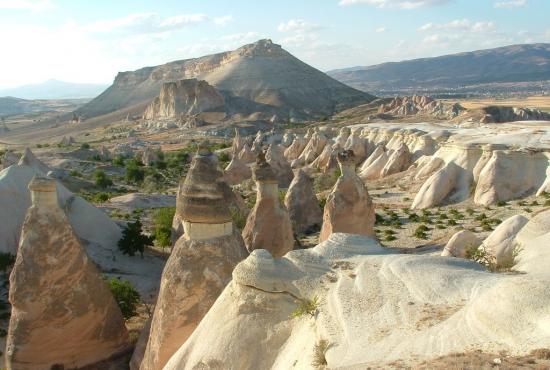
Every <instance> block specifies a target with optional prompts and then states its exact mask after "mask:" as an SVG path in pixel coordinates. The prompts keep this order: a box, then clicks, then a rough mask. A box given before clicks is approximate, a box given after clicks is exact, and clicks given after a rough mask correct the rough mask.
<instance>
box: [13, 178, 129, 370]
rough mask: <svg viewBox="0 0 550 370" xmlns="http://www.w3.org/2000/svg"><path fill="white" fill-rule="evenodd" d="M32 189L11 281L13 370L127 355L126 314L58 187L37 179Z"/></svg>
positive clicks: (51, 181) (66, 365)
mask: <svg viewBox="0 0 550 370" xmlns="http://www.w3.org/2000/svg"><path fill="white" fill-rule="evenodd" d="M29 189H30V191H31V194H32V196H31V197H32V206H31V207H30V208H29V209H28V211H27V215H26V217H25V221H24V223H23V227H22V231H21V238H20V243H19V248H18V250H17V259H16V263H15V265H14V268H13V270H12V273H11V275H10V291H9V301H10V303H11V305H12V311H11V318H10V325H9V330H8V336H7V342H6V357H5V359H6V366H7V368H8V369H26V370H42V369H50V368H53V367H55V366H57V367H60V368H80V367H84V366H87V365H92V364H96V363H98V362H101V361H103V360H106V359H108V358H110V357H112V356H115V355H120V354H122V352H124V351H126V350H127V349H128V346H129V342H128V333H127V331H126V327H125V325H124V320H123V317H122V314H121V312H120V309H119V307H118V305H117V303H116V301H115V300H114V298H113V296H112V294H111V292H110V291H109V288H108V287H107V285H106V284H105V282H104V281H103V278H102V276H101V273H100V272H99V271H98V269H97V267H96V265H95V264H94V263H93V262H92V260H90V259H89V257H88V256H87V254H86V252H85V250H84V248H83V247H82V245H81V244H80V241H79V238H78V237H77V236H76V235H75V233H74V231H73V229H72V227H71V226H70V224H69V221H68V219H67V217H66V216H65V213H64V212H63V211H62V210H61V208H60V207H59V205H58V200H57V186H56V181H55V180H54V179H49V178H40V177H34V178H33V179H32V180H31V182H30V184H29Z"/></svg>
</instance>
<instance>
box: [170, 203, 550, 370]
mask: <svg viewBox="0 0 550 370" xmlns="http://www.w3.org/2000/svg"><path fill="white" fill-rule="evenodd" d="M545 213H546V215H545V214H544V213H542V214H539V215H537V216H535V217H534V218H533V220H531V221H530V222H529V223H528V224H527V225H526V226H525V227H524V228H523V229H522V230H521V231H520V233H518V235H517V237H516V240H517V241H518V242H519V243H520V246H521V247H522V248H523V250H522V251H521V252H520V254H519V256H518V264H517V265H516V266H515V267H514V269H517V270H518V271H521V272H522V273H521V274H495V273H491V272H489V271H486V270H485V269H484V268H483V267H481V266H480V265H479V264H477V263H473V262H471V261H466V260H463V259H458V258H455V259H449V258H441V257H436V256H431V255H419V254H412V255H411V254H401V253H392V252H391V250H388V248H382V247H381V246H380V245H379V244H378V242H376V240H374V239H372V238H367V237H362V236H358V235H349V234H338V233H337V234H332V235H331V236H330V237H329V239H327V240H326V241H325V242H323V243H321V244H319V245H317V246H316V247H315V248H311V249H305V250H295V251H292V252H290V253H288V254H287V255H286V256H285V257H283V258H281V259H275V258H272V257H271V256H270V255H269V254H268V253H266V252H265V251H262V250H257V251H254V252H253V253H252V254H251V255H250V256H249V257H248V258H247V259H246V260H245V261H243V262H242V263H241V264H239V265H238V266H237V268H235V270H234V272H233V280H232V282H231V283H230V284H229V285H228V286H227V288H226V289H225V290H224V292H223V293H222V294H221V296H220V297H219V298H218V300H217V301H216V303H215V304H214V306H213V307H212V309H211V310H210V311H209V312H208V314H207V315H206V316H205V317H204V319H203V320H202V321H201V323H200V325H199V326H198V327H197V329H196V330H195V332H194V333H193V335H192V336H191V337H190V338H189V339H188V341H187V342H186V343H185V344H184V345H183V346H182V347H181V348H180V349H179V350H178V351H177V352H176V354H175V355H174V356H173V357H172V359H170V361H169V362H168V364H167V366H166V370H176V369H177V370H188V369H197V368H201V367H206V368H208V367H210V368H216V367H218V368H228V369H246V368H250V367H254V368H258V369H273V368H278V369H290V368H297V369H310V368H312V367H313V366H312V363H313V362H314V361H316V360H317V361H319V362H324V363H326V365H325V366H326V367H327V368H331V369H337V368H346V369H366V368H369V367H370V368H392V367H395V364H396V363H400V364H402V365H399V366H404V367H411V368H415V367H416V366H415V363H416V361H419V362H421V361H422V362H423V361H425V363H424V365H419V366H418V367H425V366H426V365H425V364H426V363H428V364H433V361H434V359H436V358H438V357H439V356H446V355H449V356H456V353H461V354H462V353H468V352H470V351H472V349H476V350H480V351H482V352H483V353H500V352H501V351H506V352H507V353H508V354H509V355H511V356H521V355H525V354H529V353H530V352H531V351H533V350H534V349H537V348H548V347H550V337H549V336H548V328H547V323H548V306H549V305H550V290H549V289H548V285H549V284H550V273H549V271H548V263H549V262H550V253H549V252H550V251H549V249H548V245H550V232H549V230H550V211H546V212H545ZM530 224H532V226H530ZM300 303H302V306H300V307H303V306H305V307H308V311H307V312H305V313H303V315H301V316H298V317H295V315H293V314H292V313H293V312H297V307H298V305H299V304H300ZM465 323H467V325H465ZM236 333H238V334H237V335H236ZM381 333H382V335H381ZM503 338H506V340H503ZM266 348H268V349H269V351H267V350H266ZM452 354H455V355H452ZM491 359H492V358H491ZM396 361H397V362H396ZM489 362H492V361H491V360H489ZM251 364H253V365H251Z"/></svg>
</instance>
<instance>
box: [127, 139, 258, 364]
mask: <svg viewBox="0 0 550 370" xmlns="http://www.w3.org/2000/svg"><path fill="white" fill-rule="evenodd" d="M218 180H219V171H218V170H217V161H216V158H215V156H214V155H213V154H212V153H210V152H208V151H207V150H204V149H199V152H198V153H197V155H196V156H195V157H194V159H193V163H192V164H191V168H190V169H189V172H188V174H187V177H186V179H185V182H184V183H183V186H182V197H181V200H180V203H179V206H180V209H179V214H180V217H181V220H182V223H183V228H184V234H183V236H182V237H181V238H180V239H179V240H178V241H177V242H176V245H175V246H174V249H173V251H172V253H171V255H170V258H169V259H168V261H167V263H166V267H165V268H164V272H163V274H162V279H161V283H160V292H159V295H158V299H157V304H156V306H155V311H154V314H153V318H152V321H151V329H150V334H149V339H148V342H147V346H146V349H145V353H144V355H143V360H142V362H141V366H140V369H142V370H160V369H162V368H163V367H164V365H165V364H166V362H167V361H168V360H169V359H170V357H171V356H172V354H173V353H174V352H176V351H177V349H178V348H179V347H180V346H181V345H183V343H185V341H186V340H187V338H188V337H189V336H190V335H191V334H192V333H193V331H194V329H195V328H196V326H197V325H198V324H199V322H200V320H201V319H202V317H203V316H204V315H205V314H206V312H208V310H209V309H210V307H211V306H212V304H213V303H214V301H215V300H216V298H218V295H219V294H220V293H221V291H222V290H223V289H224V287H225V285H226V284H227V283H228V282H229V281H230V280H231V272H232V271H233V268H234V267H235V266H236V265H237V263H239V262H240V261H241V260H242V259H244V258H245V257H246V256H247V254H248V253H247V251H246V249H245V246H244V243H243V240H242V238H241V236H240V235H239V233H238V231H237V230H235V228H234V227H233V222H232V220H231V214H230V212H229V209H228V207H227V204H226V202H225V201H224V195H223V193H222V192H221V190H220V187H219V185H218ZM134 357H138V358H139V357H140V354H139V353H135V354H134ZM134 363H135V361H134Z"/></svg>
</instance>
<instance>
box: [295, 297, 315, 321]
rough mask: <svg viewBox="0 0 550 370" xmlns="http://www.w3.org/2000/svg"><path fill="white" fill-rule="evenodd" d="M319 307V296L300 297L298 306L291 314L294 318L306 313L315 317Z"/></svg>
mask: <svg viewBox="0 0 550 370" xmlns="http://www.w3.org/2000/svg"><path fill="white" fill-rule="evenodd" d="M318 307H319V298H317V296H314V297H313V298H312V299H300V300H298V306H297V307H296V309H295V310H294V311H292V313H291V314H290V316H291V317H292V318H294V317H301V316H304V315H310V316H311V317H315V313H316V312H317V308H318Z"/></svg>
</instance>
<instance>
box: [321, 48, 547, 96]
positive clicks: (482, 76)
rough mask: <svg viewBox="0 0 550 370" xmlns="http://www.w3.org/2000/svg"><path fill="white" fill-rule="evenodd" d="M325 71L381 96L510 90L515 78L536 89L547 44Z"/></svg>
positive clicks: (542, 74) (543, 68)
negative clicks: (492, 88) (409, 93)
mask: <svg viewBox="0 0 550 370" xmlns="http://www.w3.org/2000/svg"><path fill="white" fill-rule="evenodd" d="M327 74H328V75H329V76H331V77H333V78H335V79H337V80H338V81H340V82H343V83H345V84H347V85H350V86H352V87H355V88H357V89H360V90H363V91H368V92H371V93H374V94H382V95H383V93H384V92H399V91H406V92H407V91H409V92H410V91H422V90H423V91H444V90H450V91H452V90H465V91H466V90H475V89H476V88H483V89H490V88H491V86H493V87H494V86H498V85H502V86H503V88H508V89H509V88H510V86H511V84H512V85H513V84H516V83H527V84H526V85H532V86H533V88H534V89H536V88H537V83H538V82H539V81H547V80H550V44H525V45H511V46H505V47H500V48H496V49H487V50H479V51H473V52H467V53H459V54H452V55H444V56H440V57H434V58H422V59H413V60H406V61H402V62H392V63H383V64H378V65H374V66H369V67H353V68H344V69H338V70H333V71H329V72H327ZM504 84H506V85H504ZM480 85H481V87H480ZM504 86H506V87H504ZM538 86H540V85H538Z"/></svg>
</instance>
